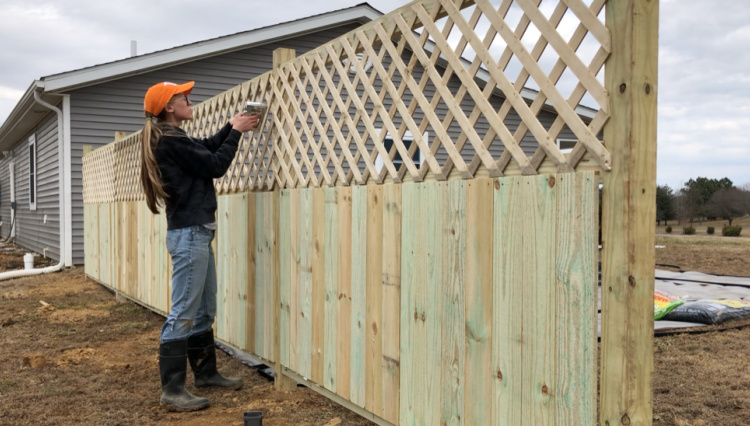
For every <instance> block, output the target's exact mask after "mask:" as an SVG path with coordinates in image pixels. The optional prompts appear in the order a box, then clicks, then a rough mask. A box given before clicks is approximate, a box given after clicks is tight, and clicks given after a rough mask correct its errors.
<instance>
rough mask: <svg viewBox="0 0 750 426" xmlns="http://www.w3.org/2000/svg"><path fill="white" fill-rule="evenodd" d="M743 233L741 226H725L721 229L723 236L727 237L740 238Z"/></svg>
mask: <svg viewBox="0 0 750 426" xmlns="http://www.w3.org/2000/svg"><path fill="white" fill-rule="evenodd" d="M740 232H742V227H741V226H725V227H723V228H721V234H722V235H723V236H725V237H739V236H740Z"/></svg>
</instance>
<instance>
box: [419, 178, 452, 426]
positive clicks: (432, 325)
mask: <svg viewBox="0 0 750 426" xmlns="http://www.w3.org/2000/svg"><path fill="white" fill-rule="evenodd" d="M421 185H422V187H423V191H424V192H423V194H422V202H423V204H422V215H423V218H422V220H423V221H424V223H425V232H426V238H424V239H422V240H421V241H423V242H425V243H426V244H425V251H426V253H427V257H426V258H424V259H422V260H421V261H423V262H426V272H427V273H426V275H425V276H424V278H425V280H424V281H425V284H426V286H425V287H424V288H422V289H421V290H422V291H423V294H424V295H425V302H424V304H423V305H422V328H421V329H420V328H418V330H419V331H420V332H422V333H424V339H425V347H424V351H425V354H424V355H425V356H424V358H423V359H424V361H423V362H424V364H423V366H422V368H420V369H419V371H420V373H421V375H420V377H419V380H418V381H417V382H416V383H415V385H417V386H421V387H422V392H423V393H424V395H423V398H424V401H423V409H422V411H421V412H420V411H417V413H415V415H416V416H417V420H418V421H419V422H420V423H421V424H424V425H434V424H439V422H440V415H441V411H442V410H441V406H442V403H443V401H442V400H441V397H442V395H443V392H442V389H441V387H440V386H441V376H442V374H443V371H442V367H443V365H442V362H441V359H440V358H441V356H442V330H443V324H442V319H443V318H442V316H441V311H442V307H443V294H442V289H443V282H444V280H445V279H446V276H445V259H444V257H443V256H444V253H445V247H444V240H445V234H444V225H445V224H444V220H443V219H444V218H443V215H442V210H443V209H444V208H445V205H444V200H445V198H446V197H447V192H448V191H447V190H448V185H449V183H448V182H445V181H443V182H425V183H422V184H421ZM418 261H419V259H418ZM417 359H419V358H417Z"/></svg>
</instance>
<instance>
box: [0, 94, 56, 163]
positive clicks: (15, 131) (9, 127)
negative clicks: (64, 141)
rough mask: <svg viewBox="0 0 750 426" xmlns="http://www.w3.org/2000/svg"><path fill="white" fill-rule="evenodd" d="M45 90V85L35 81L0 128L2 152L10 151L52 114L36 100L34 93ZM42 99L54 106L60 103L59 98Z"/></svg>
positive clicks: (45, 97) (48, 97)
mask: <svg viewBox="0 0 750 426" xmlns="http://www.w3.org/2000/svg"><path fill="white" fill-rule="evenodd" d="M43 89H44V83H43V82H41V81H39V80H34V82H33V83H31V85H30V86H29V88H28V89H26V92H25V93H24V94H23V96H21V99H20V100H19V101H18V103H17V104H16V106H15V108H13V111H11V112H10V114H9V115H8V117H7V118H6V119H5V122H3V124H2V126H0V151H5V150H8V149H10V148H11V147H12V146H13V145H15V144H16V143H18V141H19V140H21V138H23V137H24V136H26V134H27V133H29V132H30V131H31V130H32V129H33V128H34V126H36V125H37V123H39V122H40V121H41V120H42V119H43V118H44V117H46V116H47V115H48V114H50V111H49V110H47V109H46V108H43V107H41V106H38V105H37V102H36V100H34V92H35V91H41V90H43ZM42 98H43V99H44V100H45V101H47V102H49V103H52V104H56V103H57V102H58V101H59V96H53V95H46V96H43V97H42ZM35 107H36V108H35Z"/></svg>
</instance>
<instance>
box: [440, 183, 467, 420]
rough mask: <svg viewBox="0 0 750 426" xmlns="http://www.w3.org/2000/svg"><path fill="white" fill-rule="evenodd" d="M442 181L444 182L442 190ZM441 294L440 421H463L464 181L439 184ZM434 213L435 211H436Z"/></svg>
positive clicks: (464, 359)
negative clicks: (440, 195) (441, 197)
mask: <svg viewBox="0 0 750 426" xmlns="http://www.w3.org/2000/svg"><path fill="white" fill-rule="evenodd" d="M443 185H447V188H446V189H445V190H444V189H443V188H442V186H443ZM440 190H441V192H442V195H443V199H442V203H441V204H440V205H439V206H438V209H439V213H440V214H441V221H442V224H441V231H442V232H441V236H442V243H441V244H440V247H441V249H442V256H441V257H440V258H439V262H440V264H441V265H442V279H441V281H440V287H438V288H439V292H440V294H441V297H442V304H441V305H442V306H441V307H442V312H441V313H440V323H439V324H441V325H442V329H441V336H440V339H441V355H440V363H441V367H440V379H441V384H440V389H441V391H442V395H441V399H440V401H441V417H440V424H441V425H462V424H464V419H465V415H464V411H465V410H464V394H465V386H466V383H465V380H464V378H465V369H466V366H465V363H466V295H465V289H466V276H465V271H466V182H465V181H463V180H453V181H448V182H447V183H445V184H442V183H441V184H440ZM436 213H437V212H436Z"/></svg>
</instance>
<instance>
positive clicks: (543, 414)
mask: <svg viewBox="0 0 750 426" xmlns="http://www.w3.org/2000/svg"><path fill="white" fill-rule="evenodd" d="M524 180H527V181H529V183H528V185H527V186H529V187H531V188H529V189H527V190H526V191H524V196H525V197H524V198H525V200H526V206H527V208H526V212H525V213H524V215H523V216H522V217H521V218H519V219H520V223H521V228H522V229H523V232H524V234H525V237H524V238H523V248H522V250H521V251H522V253H523V255H524V257H523V264H524V266H525V270H524V275H523V278H522V282H523V286H524V288H523V306H524V310H523V322H524V330H523V331H524V342H527V343H528V345H524V346H523V357H524V369H523V372H524V375H525V380H524V383H523V392H524V396H525V400H524V413H523V416H524V424H534V425H545V424H546V425H549V424H554V423H555V411H554V408H555V402H554V400H553V399H552V395H554V394H555V393H556V391H557V389H555V382H556V378H555V362H556V360H555V357H556V347H555V328H556V327H555V316H556V312H555V248H556V247H555V245H556V244H555V243H556V241H555V232H556V228H555V223H556V217H555V207H556V192H557V191H556V185H555V177H554V176H551V175H546V176H538V177H527V178H525V179H524ZM519 261H521V259H519Z"/></svg>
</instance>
